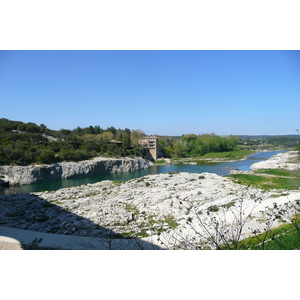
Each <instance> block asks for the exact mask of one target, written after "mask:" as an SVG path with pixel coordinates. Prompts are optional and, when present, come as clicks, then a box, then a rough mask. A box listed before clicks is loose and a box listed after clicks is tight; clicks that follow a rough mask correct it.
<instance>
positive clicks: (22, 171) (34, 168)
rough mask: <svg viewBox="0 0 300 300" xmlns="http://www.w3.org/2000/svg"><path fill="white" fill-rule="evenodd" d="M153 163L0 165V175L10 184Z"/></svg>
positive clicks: (101, 159)
mask: <svg viewBox="0 0 300 300" xmlns="http://www.w3.org/2000/svg"><path fill="white" fill-rule="evenodd" d="M151 166H153V164H152V163H151V162H148V161H146V160H144V159H142V158H127V157H126V158H119V159H114V158H104V157H96V158H94V159H92V160H84V161H80V162H61V163H57V164H52V165H31V166H24V167H23V166H0V176H1V177H2V178H3V181H4V182H9V184H10V185H16V184H31V183H38V182H43V181H50V180H59V179H67V178H75V177H84V176H94V175H100V174H107V173H121V172H132V171H138V170H143V169H148V168H150V167H151Z"/></svg>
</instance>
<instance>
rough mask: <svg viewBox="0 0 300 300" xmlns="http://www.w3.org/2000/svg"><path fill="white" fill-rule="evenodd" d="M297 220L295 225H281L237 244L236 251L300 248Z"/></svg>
mask: <svg viewBox="0 0 300 300" xmlns="http://www.w3.org/2000/svg"><path fill="white" fill-rule="evenodd" d="M299 224H300V223H299V218H298V221H297V222H296V223H295V224H287V225H282V226H280V227H278V228H276V229H273V230H271V231H269V232H263V233H261V234H258V235H256V236H253V237H249V238H247V239H244V240H242V241H240V242H239V244H238V249H240V250H242V249H249V250H293V249H296V248H300V232H299V229H298V230H297V229H296V226H299Z"/></svg>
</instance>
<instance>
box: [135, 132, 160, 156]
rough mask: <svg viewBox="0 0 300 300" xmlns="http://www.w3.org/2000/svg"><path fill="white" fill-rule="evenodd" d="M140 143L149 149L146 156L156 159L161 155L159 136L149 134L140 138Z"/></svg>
mask: <svg viewBox="0 0 300 300" xmlns="http://www.w3.org/2000/svg"><path fill="white" fill-rule="evenodd" d="M139 144H140V145H141V146H143V147H145V148H146V149H147V154H146V158H150V159H151V158H153V159H154V160H156V159H157V158H158V156H159V144H158V137H156V136H147V137H144V138H142V139H139Z"/></svg>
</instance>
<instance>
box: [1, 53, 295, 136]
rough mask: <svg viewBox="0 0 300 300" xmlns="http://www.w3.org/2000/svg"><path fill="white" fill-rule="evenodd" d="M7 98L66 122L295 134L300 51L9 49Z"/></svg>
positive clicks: (7, 108) (31, 116)
mask: <svg viewBox="0 0 300 300" xmlns="http://www.w3.org/2000/svg"><path fill="white" fill-rule="evenodd" d="M0 101H1V114H0V117H3V118H8V119H10V120H18V121H23V122H34V123H36V124H38V125H39V124H45V125H46V126H47V127H48V128H51V129H56V130H58V129H61V128H66V129H73V128H75V127H77V126H80V127H86V126H89V125H93V126H94V125H99V126H100V127H101V128H104V129H105V128H107V127H109V126H114V127H116V128H121V129H124V128H129V129H141V130H143V131H145V132H146V134H149V135H151V134H159V135H182V134H187V133H195V134H201V133H211V132H215V133H216V134H218V135H227V134H234V135H235V134H236V135H239V134H249V135H255V134H270V135H276V134H295V133H296V129H298V128H299V129H300V121H299V120H300V51H204V50H201V51H175V50H173V51H0Z"/></svg>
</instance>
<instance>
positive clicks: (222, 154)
mask: <svg viewBox="0 0 300 300" xmlns="http://www.w3.org/2000/svg"><path fill="white" fill-rule="evenodd" d="M253 153H255V151H249V150H239V151H230V152H211V153H206V154H204V155H203V156H200V157H199V158H228V159H242V158H243V157H245V156H247V155H250V154H253Z"/></svg>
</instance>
